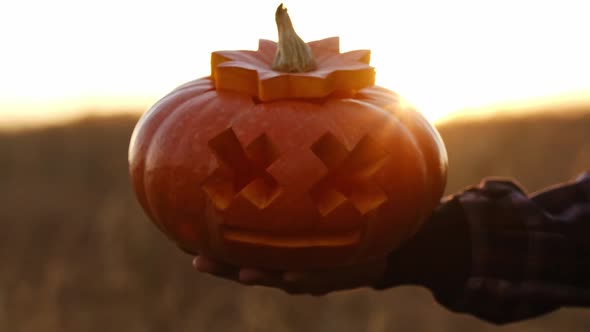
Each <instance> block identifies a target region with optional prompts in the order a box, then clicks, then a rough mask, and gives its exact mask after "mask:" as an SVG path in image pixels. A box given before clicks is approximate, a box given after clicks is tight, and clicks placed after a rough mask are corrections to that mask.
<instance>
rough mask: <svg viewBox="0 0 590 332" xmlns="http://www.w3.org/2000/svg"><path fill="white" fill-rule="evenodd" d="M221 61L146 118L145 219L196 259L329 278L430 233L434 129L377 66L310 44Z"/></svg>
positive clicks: (134, 163) (442, 173) (442, 167)
mask: <svg viewBox="0 0 590 332" xmlns="http://www.w3.org/2000/svg"><path fill="white" fill-rule="evenodd" d="M276 21H277V26H278V30H279V41H278V43H275V42H272V41H269V40H260V42H259V47H258V50H257V51H218V52H213V53H212V56H211V76H209V77H204V78H199V79H196V80H194V81H192V82H188V83H186V84H184V85H181V86H179V87H177V88H176V89H174V90H173V91H172V92H171V93H169V94H168V95H167V96H165V97H163V98H162V99H161V100H160V101H158V102H157V103H156V104H155V105H154V106H152V107H151V108H150V109H149V110H148V111H147V112H146V113H145V114H143V116H142V117H141V118H140V120H139V122H138V123H137V125H136V128H135V130H134V132H133V135H132V138H131V142H130V147H129V170H130V175H131V179H132V185H133V188H134V190H135V193H136V195H137V198H138V200H139V202H140V204H141V205H142V207H143V209H144V210H145V212H146V213H147V215H148V216H149V218H150V219H151V220H152V221H153V223H154V224H155V225H156V226H157V227H158V228H159V229H160V230H161V231H162V232H163V233H164V234H166V235H167V236H168V237H169V238H170V240H172V241H174V242H175V243H176V244H177V245H178V246H179V247H180V248H182V249H183V250H185V251H187V252H189V253H193V254H196V253H205V254H207V255H209V256H212V257H215V258H217V259H220V260H223V261H226V262H228V263H231V264H235V265H239V266H251V267H261V268H270V269H281V270H285V269H287V270H302V269H321V268H331V267H337V266H346V265H351V264H355V263H360V262H363V261H366V260H369V259H372V258H377V257H383V256H385V255H387V254H388V253H390V252H391V251H393V250H395V249H396V248H398V247H399V246H400V245H401V244H402V243H403V242H404V241H405V240H407V239H408V238H409V237H411V236H412V235H413V234H414V233H415V232H416V231H417V229H418V228H419V227H420V225H421V223H422V221H423V220H424V219H425V218H426V217H427V216H428V215H429V214H430V213H431V212H432V210H433V209H434V207H435V206H436V205H437V204H438V202H439V200H440V198H441V195H442V193H443V190H444V187H445V183H446V172H447V156H446V151H445V148H444V144H443V142H442V140H441V138H440V136H439V135H438V133H437V131H436V130H435V128H434V127H433V126H432V125H431V124H430V123H429V122H428V121H427V120H426V119H425V118H424V117H423V116H422V115H421V114H420V113H419V112H418V111H416V110H415V109H414V108H413V107H412V106H411V105H410V104H409V103H407V102H406V101H404V100H403V99H402V98H401V97H400V96H399V95H397V94H396V93H394V92H392V91H390V90H388V89H385V88H382V87H379V86H375V84H374V80H375V69H374V68H373V67H371V66H370V65H369V58H370V52H369V51H368V50H356V51H351V52H346V53H340V51H339V39H338V38H328V39H323V40H319V41H313V42H310V43H305V42H303V41H302V40H301V39H300V38H299V37H298V36H297V34H296V33H295V31H294V30H293V27H292V24H291V21H290V19H289V16H288V14H287V11H286V9H285V8H284V7H283V6H282V5H281V6H279V8H278V9H277V12H276Z"/></svg>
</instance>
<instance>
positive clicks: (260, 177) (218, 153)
mask: <svg viewBox="0 0 590 332" xmlns="http://www.w3.org/2000/svg"><path fill="white" fill-rule="evenodd" d="M209 148H210V149H211V151H212V152H213V154H214V155H215V157H216V158H217V161H218V162H219V167H218V168H217V169H216V170H215V171H213V173H211V175H209V176H208V177H207V178H206V179H205V181H204V182H203V184H202V188H203V190H204V191H205V192H206V193H207V194H208V195H209V197H210V198H211V200H212V201H213V203H214V204H215V206H216V207H217V208H218V209H222V210H223V209H226V208H227V207H228V206H229V205H230V203H231V202H232V201H233V199H234V198H235V197H236V196H237V195H242V196H243V197H244V198H246V199H247V200H248V201H249V202H250V203H252V204H254V205H255V206H257V207H258V208H259V209H264V208H266V207H267V206H268V205H270V203H272V201H274V200H275V199H276V198H277V197H278V196H279V195H280V193H281V187H280V186H279V184H278V182H277V181H276V180H275V179H274V178H273V177H272V175H270V174H269V173H268V172H267V171H266V169H267V168H268V167H269V166H270V165H272V163H273V162H275V161H276V160H277V159H278V158H279V153H278V149H277V147H276V146H275V145H273V143H272V142H271V140H270V139H269V138H268V136H267V135H266V134H262V135H260V136H258V137H257V138H256V139H255V140H254V141H252V143H250V144H248V146H247V147H246V148H245V149H244V147H243V146H242V144H241V143H240V141H239V140H238V138H237V136H236V134H235V133H234V131H233V130H232V129H231V128H228V129H226V130H224V131H223V132H221V133H220V134H219V135H217V136H215V137H214V138H213V139H211V140H210V141H209Z"/></svg>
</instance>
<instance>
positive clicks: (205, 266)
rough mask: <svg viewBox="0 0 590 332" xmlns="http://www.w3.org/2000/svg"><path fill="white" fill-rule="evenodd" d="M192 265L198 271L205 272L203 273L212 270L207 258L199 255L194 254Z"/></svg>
mask: <svg viewBox="0 0 590 332" xmlns="http://www.w3.org/2000/svg"><path fill="white" fill-rule="evenodd" d="M193 266H194V267H195V268H196V269H197V270H198V271H199V272H205V273H211V272H212V268H211V264H209V262H207V260H206V259H203V258H202V257H201V256H196V257H195V258H194V259H193Z"/></svg>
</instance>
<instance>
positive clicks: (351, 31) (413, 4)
mask: <svg viewBox="0 0 590 332" xmlns="http://www.w3.org/2000/svg"><path fill="white" fill-rule="evenodd" d="M586 3H587V1H585V0H580V1H567V0H565V1H559V2H558V1H527V0H521V1H509V0H496V1H486V2H483V1H467V0H463V1H461V0H446V1H425V0H422V1H421V0H413V1H397V2H394V3H391V4H389V5H388V7H383V4H382V3H381V2H378V1H374V0H366V1H363V2H362V4H361V3H347V2H342V1H303V0H301V1H292V2H288V3H285V5H286V7H287V8H288V9H289V13H290V15H291V17H292V19H293V23H294V25H295V28H296V29H297V31H298V33H299V35H300V36H301V37H302V38H304V39H305V40H308V41H311V40H316V39H322V38H326V37H331V36H340V38H341V48H342V50H343V51H347V50H352V49H358V48H362V49H370V50H371V52H372V56H371V57H372V65H373V66H374V67H375V68H376V71H377V83H378V84H379V85H382V86H385V87H387V88H389V89H392V90H395V91H397V92H398V93H400V94H402V95H403V96H404V97H405V98H406V99H407V100H409V101H410V102H412V103H413V104H415V105H416V106H417V107H418V108H419V109H420V110H421V111H422V112H423V113H424V114H425V115H426V116H427V117H428V118H429V119H430V120H433V121H435V120H439V119H442V118H444V117H445V116H448V115H449V114H453V113H456V112H458V111H461V110H464V109H468V108H476V107H479V106H485V105H490V104H495V103H501V102H510V101H522V100H526V99H529V98H540V97H547V96H554V95H562V94H567V93H570V92H573V91H578V95H580V93H579V91H590V62H588V59H590V44H589V43H588V42H587V41H586V39H587V32H588V31H590V20H588V19H587V15H586V13H587V12H588V11H587V9H588V8H587V7H588V5H587V4H586ZM277 5H278V2H276V1H269V0H264V1H257V2H255V4H254V3H252V2H248V1H231V0H228V1H223V2H207V3H203V2H199V1H181V0H170V1H168V2H165V3H164V2H159V3H156V2H146V1H125V2H120V1H115V0H104V1H100V2H88V1H68V0H54V1H50V2H43V1H19V2H17V1H12V2H10V3H9V4H2V5H1V6H0V34H2V38H1V39H0V40H1V41H0V43H1V45H2V49H3V53H2V55H1V57H0V112H1V113H2V116H1V120H0V126H2V127H6V126H15V125H20V124H31V123H44V122H48V121H57V120H61V119H64V118H71V117H75V116H78V115H80V114H83V112H88V111H98V110H104V109H106V110H109V111H108V112H117V111H119V110H129V109H137V110H138V111H143V110H145V108H147V107H148V106H149V105H150V104H151V103H153V102H155V101H156V100H157V99H158V98H159V97H160V96H162V95H163V94H165V93H167V92H168V91H170V90H171V89H173V88H174V87H176V86H177V85H180V84H182V83H184V82H186V81H189V80H192V79H194V78H197V77H200V76H205V75H208V74H209V73H208V71H209V56H210V53H211V52H212V51H215V50H222V49H254V48H255V47H256V45H257V41H258V39H259V38H266V39H272V40H276V27H275V23H274V10H275V8H276V6H277ZM33 7H34V8H35V10H31V9H30V8H33ZM583 94H584V93H582V95H583ZM587 96H588V98H589V99H590V93H587Z"/></svg>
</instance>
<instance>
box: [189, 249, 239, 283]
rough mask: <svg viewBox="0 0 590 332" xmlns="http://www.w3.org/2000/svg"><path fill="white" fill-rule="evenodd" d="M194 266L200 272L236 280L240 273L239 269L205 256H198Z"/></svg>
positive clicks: (194, 260)
mask: <svg viewBox="0 0 590 332" xmlns="http://www.w3.org/2000/svg"><path fill="white" fill-rule="evenodd" d="M193 266H194V267H195V268H196V269H197V271H199V272H203V273H209V274H213V275H215V276H218V277H223V278H229V279H236V277H237V272H238V268H237V267H235V266H232V265H230V264H227V263H224V262H222V261H219V260H216V259H214V258H211V257H208V256H205V255H199V256H196V257H195V258H194V259H193Z"/></svg>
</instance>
